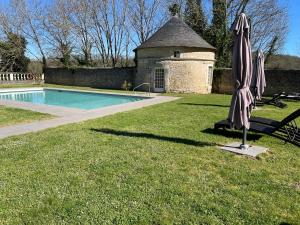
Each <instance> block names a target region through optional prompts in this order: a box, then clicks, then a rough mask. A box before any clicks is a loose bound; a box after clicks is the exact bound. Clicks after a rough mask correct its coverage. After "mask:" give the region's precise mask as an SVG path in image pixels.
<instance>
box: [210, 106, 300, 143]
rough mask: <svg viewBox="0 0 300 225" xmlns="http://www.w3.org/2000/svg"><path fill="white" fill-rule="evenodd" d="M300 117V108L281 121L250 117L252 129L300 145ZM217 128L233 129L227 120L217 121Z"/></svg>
mask: <svg viewBox="0 0 300 225" xmlns="http://www.w3.org/2000/svg"><path fill="white" fill-rule="evenodd" d="M298 117H300V109H298V110H296V111H295V112H293V113H291V114H290V115H288V116H287V117H286V118H284V119H283V120H281V121H277V120H271V119H267V118H262V117H251V118H250V129H249V130H250V131H254V132H259V133H264V134H268V135H272V136H274V137H278V138H281V139H283V140H285V141H287V142H290V143H293V144H295V145H297V146H300V129H299V128H298V126H297V123H296V119H297V118H298ZM214 128H215V129H231V126H230V123H229V122H228V121H227V120H222V121H220V122H218V123H215V126H214Z"/></svg>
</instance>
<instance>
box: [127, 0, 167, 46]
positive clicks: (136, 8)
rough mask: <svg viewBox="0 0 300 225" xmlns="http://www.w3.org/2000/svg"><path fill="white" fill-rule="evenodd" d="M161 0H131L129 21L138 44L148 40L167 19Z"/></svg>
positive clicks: (133, 39) (133, 38) (134, 39)
mask: <svg viewBox="0 0 300 225" xmlns="http://www.w3.org/2000/svg"><path fill="white" fill-rule="evenodd" d="M162 7H163V2H162V1H161V0H130V4H129V8H130V11H129V22H130V25H131V27H132V30H133V31H134V36H133V37H132V41H134V42H135V44H136V45H139V44H141V43H142V42H144V41H146V40H147V39H148V38H149V37H150V36H151V35H152V34H153V33H154V32H155V31H156V30H157V29H158V28H159V27H160V26H161V25H162V23H163V22H164V21H165V19H164V18H165V14H164V11H163V10H162Z"/></svg>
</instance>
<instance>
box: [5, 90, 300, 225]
mask: <svg viewBox="0 0 300 225" xmlns="http://www.w3.org/2000/svg"><path fill="white" fill-rule="evenodd" d="M180 96H181V97H182V98H181V99H179V100H177V101H174V102H170V103H164V104H160V105H155V106H151V107H147V108H143V109H139V110H135V111H131V112H125V113H118V114H116V115H113V116H107V117H104V118H100V119H96V120H90V121H87V122H82V123H77V124H72V125H66V126H61V127H57V128H53V129H48V130H45V131H42V132H38V133H32V134H27V135H22V136H16V137H10V138H6V139H3V140H0V224H63V223H70V224H75V223H76V224H78V223H83V224H88V223H91V224H95V223H99V224H281V223H283V224H284V223H286V224H297V223H298V222H299V220H300V210H299V208H300V195H299V194H300V193H299V192H300V190H299V186H300V183H299V182H300V174H299V166H300V162H299V156H300V151H299V148H298V147H296V146H293V145H291V144H284V143H283V142H282V141H281V140H278V139H275V138H273V137H268V136H264V135H262V136H260V135H259V136H258V135H254V134H250V135H249V139H250V140H251V143H255V144H256V145H261V146H267V147H269V148H270V151H269V152H268V153H266V154H263V155H261V156H259V157H258V158H257V159H252V158H247V157H245V156H239V155H235V154H231V153H227V152H222V151H220V150H219V149H218V147H217V145H218V144H224V143H229V142H232V141H240V139H241V134H240V133H239V134H235V135H228V134H227V136H223V135H216V134H212V132H210V131H211V129H210V128H212V127H213V123H214V122H216V121H218V120H220V119H223V118H225V117H226V115H227V113H228V105H229V102H230V96H226V95H180ZM296 108H299V104H297V103H292V102H290V103H289V107H288V108H287V109H277V108H274V107H264V108H261V109H260V110H257V111H255V113H254V114H255V115H260V116H267V117H270V118H274V119H281V118H283V117H284V116H285V115H287V114H288V113H290V112H292V111H294V110H295V109H296ZM236 135H237V136H236Z"/></svg>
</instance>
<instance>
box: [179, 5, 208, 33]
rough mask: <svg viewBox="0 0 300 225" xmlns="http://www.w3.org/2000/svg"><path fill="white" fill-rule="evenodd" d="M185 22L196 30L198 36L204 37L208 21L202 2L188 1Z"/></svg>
mask: <svg viewBox="0 0 300 225" xmlns="http://www.w3.org/2000/svg"><path fill="white" fill-rule="evenodd" d="M184 19H185V22H186V23H187V24H188V25H189V26H190V27H191V28H192V29H193V30H194V31H196V33H197V34H199V35H200V36H202V37H204V36H205V31H206V27H207V20H206V18H205V15H204V12H203V9H202V1H201V0H187V1H186V7H185V13H184Z"/></svg>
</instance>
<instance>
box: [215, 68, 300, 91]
mask: <svg viewBox="0 0 300 225" xmlns="http://www.w3.org/2000/svg"><path fill="white" fill-rule="evenodd" d="M265 74H266V83H267V87H266V90H265V93H264V95H267V96H268V95H269V96H270V95H273V94H276V93H280V92H282V91H284V92H287V93H288V92H300V70H265ZM232 90H233V80H232V71H231V69H216V70H215V71H214V80H213V87H212V91H213V92H214V93H222V94H232Z"/></svg>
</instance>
